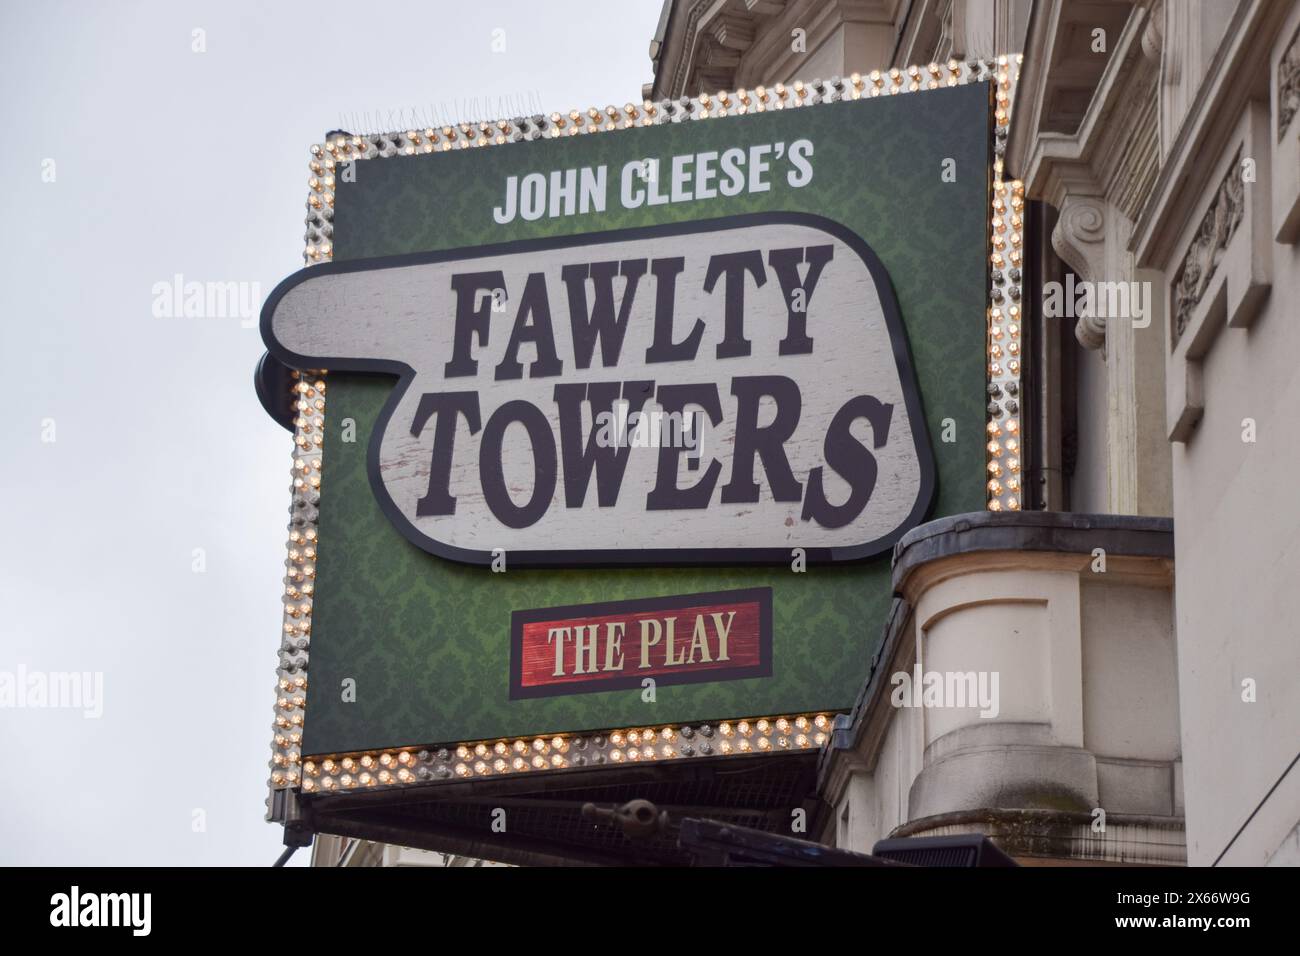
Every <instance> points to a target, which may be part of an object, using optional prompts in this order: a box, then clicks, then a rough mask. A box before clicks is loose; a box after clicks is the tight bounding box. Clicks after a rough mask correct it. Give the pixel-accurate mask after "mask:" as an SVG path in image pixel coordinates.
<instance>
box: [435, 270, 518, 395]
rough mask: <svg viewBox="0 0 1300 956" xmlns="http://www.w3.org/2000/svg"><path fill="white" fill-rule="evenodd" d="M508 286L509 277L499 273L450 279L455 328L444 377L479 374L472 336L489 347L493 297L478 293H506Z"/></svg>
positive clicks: (458, 276) (465, 274)
mask: <svg viewBox="0 0 1300 956" xmlns="http://www.w3.org/2000/svg"><path fill="white" fill-rule="evenodd" d="M505 287H506V277H505V276H504V275H502V274H501V273H500V272H466V273H462V274H461V275H453V276H452V277H451V288H452V291H454V292H455V293H456V328H455V332H454V333H453V340H452V350H451V361H450V362H448V363H447V364H446V365H444V366H443V369H442V374H443V375H444V376H445V377H447V378H456V377H458V376H462V375H474V374H475V373H477V372H478V362H476V361H475V360H474V356H472V355H471V354H470V336H471V335H472V336H474V337H475V338H477V339H478V344H479V345H480V346H484V345H486V344H487V340H488V323H489V322H490V321H491V319H492V297H491V296H490V295H486V296H480V295H479V293H480V292H483V291H487V292H493V291H495V290H497V289H500V290H502V293H503V294H504V292H505ZM475 300H479V301H477V302H476V301H475Z"/></svg>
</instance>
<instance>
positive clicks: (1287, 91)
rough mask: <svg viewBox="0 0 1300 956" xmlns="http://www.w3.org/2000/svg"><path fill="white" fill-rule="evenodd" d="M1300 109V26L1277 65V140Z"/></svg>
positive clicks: (1280, 140) (1280, 139) (1279, 139)
mask: <svg viewBox="0 0 1300 956" xmlns="http://www.w3.org/2000/svg"><path fill="white" fill-rule="evenodd" d="M1297 111H1300V26H1298V27H1296V30H1295V33H1293V34H1291V42H1290V43H1288V44H1287V48H1286V51H1285V52H1284V53H1283V54H1282V58H1281V59H1280V60H1279V62H1278V65H1277V141H1278V142H1279V143H1280V142H1282V137H1283V136H1284V135H1285V134H1286V131H1287V130H1288V129H1289V128H1290V126H1291V120H1292V119H1294V118H1295V114H1296V112H1297Z"/></svg>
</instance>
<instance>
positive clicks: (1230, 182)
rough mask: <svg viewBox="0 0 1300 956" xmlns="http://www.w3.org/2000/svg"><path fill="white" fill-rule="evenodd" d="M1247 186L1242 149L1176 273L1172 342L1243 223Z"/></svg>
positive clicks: (1189, 315)
mask: <svg viewBox="0 0 1300 956" xmlns="http://www.w3.org/2000/svg"><path fill="white" fill-rule="evenodd" d="M1244 202H1245V187H1244V186H1243V185H1242V181H1241V150H1240V148H1239V149H1238V150H1237V153H1236V155H1235V156H1233V158H1232V163H1231V164H1230V165H1229V166H1228V174H1227V175H1226V176H1225V177H1224V179H1223V182H1221V183H1220V184H1219V189H1218V191H1217V192H1216V193H1215V196H1214V201H1213V202H1211V203H1210V208H1209V209H1207V210H1206V211H1205V217H1204V218H1203V219H1202V220H1201V225H1200V228H1199V229H1197V230H1196V238H1194V239H1193V240H1192V244H1191V246H1190V248H1188V250H1187V254H1186V255H1185V256H1183V264H1182V266H1181V267H1180V268H1179V270H1178V273H1177V275H1175V276H1174V286H1173V300H1174V310H1173V311H1174V327H1173V342H1174V344H1175V345H1177V344H1178V340H1179V339H1180V338H1181V337H1182V334H1183V331H1184V330H1185V329H1186V328H1187V323H1188V322H1189V321H1191V317H1192V312H1193V311H1195V309H1196V306H1197V305H1198V304H1199V303H1200V301H1201V296H1203V295H1204V294H1205V290H1206V288H1208V287H1209V284H1210V280H1211V279H1212V278H1214V272H1215V270H1216V269H1217V268H1218V265H1219V260H1220V259H1222V258H1223V251H1224V250H1225V249H1226V248H1227V247H1228V243H1229V242H1230V241H1231V240H1232V236H1233V234H1234V233H1235V232H1236V231H1237V226H1239V225H1240V224H1241V216H1242V209H1243V204H1244Z"/></svg>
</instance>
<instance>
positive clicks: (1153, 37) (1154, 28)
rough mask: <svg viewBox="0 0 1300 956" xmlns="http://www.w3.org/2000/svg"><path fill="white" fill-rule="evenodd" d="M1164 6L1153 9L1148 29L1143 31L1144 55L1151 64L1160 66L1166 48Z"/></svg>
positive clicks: (1148, 21)
mask: <svg viewBox="0 0 1300 956" xmlns="http://www.w3.org/2000/svg"><path fill="white" fill-rule="evenodd" d="M1163 14H1164V10H1163V4H1161V5H1160V6H1157V7H1155V8H1153V9H1152V11H1151V15H1150V16H1149V17H1148V18H1147V25H1146V29H1145V30H1143V31H1142V55H1143V56H1144V57H1146V58H1147V61H1148V62H1149V63H1152V64H1154V65H1155V66H1159V65H1160V58H1161V56H1162V55H1163V54H1164V48H1165V19H1164V15H1163Z"/></svg>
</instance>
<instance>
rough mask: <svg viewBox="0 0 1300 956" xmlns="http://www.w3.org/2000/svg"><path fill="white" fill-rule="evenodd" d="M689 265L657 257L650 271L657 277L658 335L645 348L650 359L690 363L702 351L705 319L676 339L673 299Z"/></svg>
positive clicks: (676, 260) (656, 309)
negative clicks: (682, 337)
mask: <svg viewBox="0 0 1300 956" xmlns="http://www.w3.org/2000/svg"><path fill="white" fill-rule="evenodd" d="M685 267H686V260H685V259H684V258H683V257H681V256H678V257H676V258H674V259H655V260H653V261H652V262H651V263H650V271H651V272H652V273H653V274H654V277H655V334H654V340H653V341H651V343H650V347H649V348H648V349H646V350H645V360H646V361H647V362H689V361H690V360H691V359H693V358H695V353H696V352H698V351H699V350H700V337H701V336H702V335H704V320H703V319H698V318H697V319H696V320H695V325H694V327H693V328H692V329H691V334H690V335H688V336H686V338H684V339H683V340H682V341H680V342H674V341H673V301H674V299H675V298H676V293H677V276H678V275H679V274H680V273H681V271H682V270H683V269H684V268H685Z"/></svg>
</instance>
